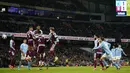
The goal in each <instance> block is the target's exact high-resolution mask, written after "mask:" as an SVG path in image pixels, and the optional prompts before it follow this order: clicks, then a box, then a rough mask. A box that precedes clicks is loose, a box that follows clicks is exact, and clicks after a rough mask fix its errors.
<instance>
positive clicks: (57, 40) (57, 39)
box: [54, 33, 59, 44]
mask: <svg viewBox="0 0 130 73" xmlns="http://www.w3.org/2000/svg"><path fill="white" fill-rule="evenodd" d="M54 36H55V38H56V41H55V44H56V43H58V42H59V38H58V36H57V35H56V33H55V34H54Z"/></svg>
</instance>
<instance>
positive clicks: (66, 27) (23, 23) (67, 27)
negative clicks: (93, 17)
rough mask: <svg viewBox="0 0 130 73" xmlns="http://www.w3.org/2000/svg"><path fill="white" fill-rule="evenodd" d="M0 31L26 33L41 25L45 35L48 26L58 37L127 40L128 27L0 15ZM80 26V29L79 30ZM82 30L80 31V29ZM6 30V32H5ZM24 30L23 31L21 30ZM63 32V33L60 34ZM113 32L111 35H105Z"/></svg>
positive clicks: (124, 25) (125, 25)
mask: <svg viewBox="0 0 130 73" xmlns="http://www.w3.org/2000/svg"><path fill="white" fill-rule="evenodd" d="M0 16H1V18H0V23H1V25H2V27H0V31H5V32H18V33H26V31H27V28H28V27H29V26H31V25H32V26H34V27H35V26H36V25H39V24H40V25H41V29H42V30H43V31H44V34H47V33H48V32H49V31H48V28H49V27H50V26H53V27H56V28H57V29H56V32H57V34H59V35H66V36H85V37H86V36H88V37H93V34H94V33H97V34H104V37H107V38H116V37H118V38H129V37H130V35H129V32H127V31H128V30H129V27H130V25H127V24H123V25H118V24H108V23H92V22H88V23H83V22H80V23H76V22H71V21H62V20H57V19H56V20H50V19H43V18H39V17H38V18H37V17H34V18H33V17H32V18H31V17H28V16H21V15H18V16H12V15H3V14H0ZM79 26H80V28H79ZM81 28H82V29H81ZM7 29H8V30H7ZM23 29H25V30H23ZM62 31H64V32H62ZM106 32H113V33H106Z"/></svg>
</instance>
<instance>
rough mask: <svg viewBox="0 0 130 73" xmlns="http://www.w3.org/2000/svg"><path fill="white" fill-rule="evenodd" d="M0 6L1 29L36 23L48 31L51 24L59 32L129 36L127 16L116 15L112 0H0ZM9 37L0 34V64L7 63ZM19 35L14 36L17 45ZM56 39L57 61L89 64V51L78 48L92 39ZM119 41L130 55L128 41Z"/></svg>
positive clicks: (24, 28)
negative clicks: (3, 37) (58, 42)
mask: <svg viewBox="0 0 130 73" xmlns="http://www.w3.org/2000/svg"><path fill="white" fill-rule="evenodd" d="M30 1H31V2H30ZM2 8H5V11H3V12H0V31H2V32H16V33H26V32H27V31H28V28H29V26H33V27H36V26H37V25H40V26H41V29H42V30H43V33H44V34H48V33H49V27H55V28H56V29H55V31H56V33H57V34H58V35H62V36H78V37H93V35H94V34H95V33H96V34H102V35H103V36H104V37H105V38H115V39H119V40H121V38H126V39H128V38H130V32H129V31H130V17H116V12H115V1H114V0H0V11H1V10H2ZM11 8H12V9H11ZM13 8H14V10H13ZM9 9H10V11H9ZM17 9H19V10H17ZM11 10H12V11H11ZM36 11H37V12H36ZM34 12H35V13H34ZM9 39H10V38H7V40H3V39H2V38H0V67H7V66H8V65H7V63H8V60H9V59H8V57H5V56H7V55H8V54H7V53H8V48H9ZM22 39H23V38H16V41H17V46H16V47H17V49H19V46H20V44H21V43H22ZM60 41H61V43H60V46H59V47H58V48H56V53H57V56H58V57H59V60H60V62H59V64H60V65H65V60H66V59H71V62H70V63H69V64H70V65H72V66H74V65H76V64H80V65H83V66H84V65H90V64H92V62H93V60H92V58H93V57H91V55H92V53H90V52H85V51H84V50H81V49H79V48H80V47H90V48H93V42H91V41H70V40H69V41H68V40H67V41H66V40H60ZM112 44H114V43H112ZM121 44H122V46H123V48H124V51H125V52H126V53H127V55H128V56H130V43H121ZM7 45H8V46H7ZM73 46H75V47H73ZM70 51H71V52H70ZM70 54H71V56H69V55H70ZM79 58H80V60H78V59H79ZM125 59H127V58H125ZM3 60H4V61H3Z"/></svg>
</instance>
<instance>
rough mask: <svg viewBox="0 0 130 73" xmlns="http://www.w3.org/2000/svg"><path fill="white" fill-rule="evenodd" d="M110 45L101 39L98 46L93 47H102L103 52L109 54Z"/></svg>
mask: <svg viewBox="0 0 130 73" xmlns="http://www.w3.org/2000/svg"><path fill="white" fill-rule="evenodd" d="M110 47H111V44H110V43H108V42H106V41H102V42H101V43H100V44H99V46H98V47H96V48H94V49H98V48H102V49H103V50H104V52H105V53H106V54H111V51H110Z"/></svg>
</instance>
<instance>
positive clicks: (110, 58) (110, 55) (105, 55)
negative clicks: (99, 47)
mask: <svg viewBox="0 0 130 73" xmlns="http://www.w3.org/2000/svg"><path fill="white" fill-rule="evenodd" d="M102 57H105V58H107V59H109V60H112V54H111V53H110V54H106V53H104V54H103V55H102Z"/></svg>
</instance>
